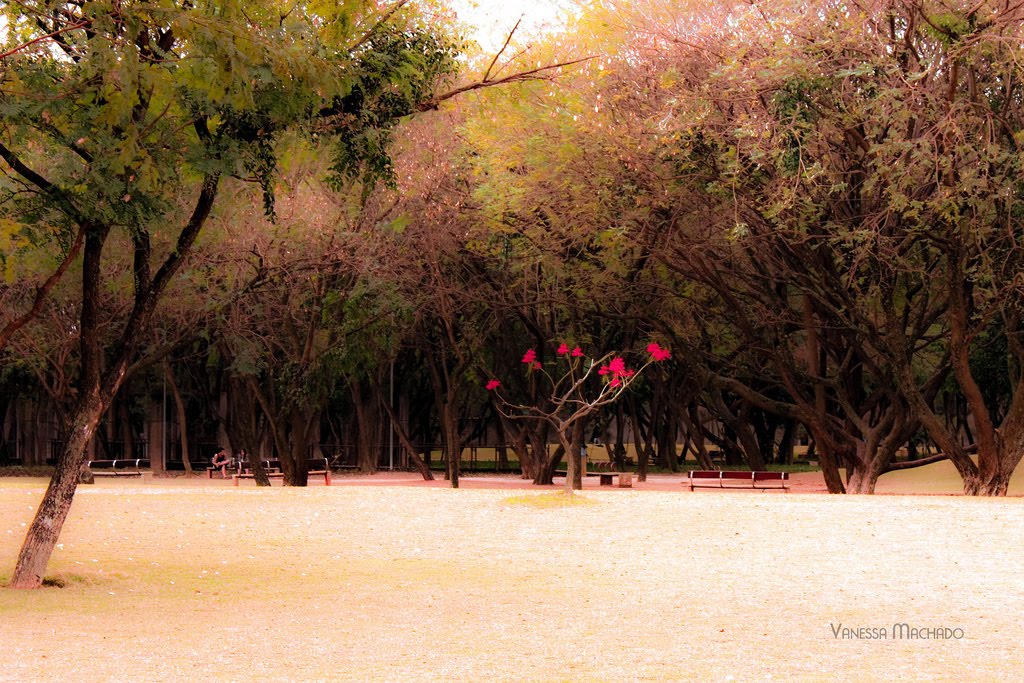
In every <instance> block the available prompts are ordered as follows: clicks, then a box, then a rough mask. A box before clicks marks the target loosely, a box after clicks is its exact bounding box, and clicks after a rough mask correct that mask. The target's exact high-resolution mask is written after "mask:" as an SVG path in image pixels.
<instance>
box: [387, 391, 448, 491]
mask: <svg viewBox="0 0 1024 683" xmlns="http://www.w3.org/2000/svg"><path fill="white" fill-rule="evenodd" d="M375 388H376V389H377V401H378V402H379V403H380V405H381V406H383V408H384V412H386V413H387V414H388V418H390V420H391V427H392V429H394V430H395V434H396V435H398V442H399V443H400V444H402V448H404V449H405V451H406V453H408V455H409V457H410V458H411V459H412V461H413V463H415V465H416V469H417V470H419V472H420V475H421V476H422V477H423V479H424V481H433V480H434V474H433V472H431V471H430V466H429V465H427V463H426V462H424V460H423V458H421V457H420V454H419V453H417V452H416V447H415V446H414V445H413V443H412V440H411V439H410V438H409V433H408V432H407V431H406V429H405V427H404V426H403V425H402V422H401V420H399V419H398V415H396V414H395V410H394V408H392V407H391V405H390V404H389V403H388V401H387V399H385V398H384V392H383V391H381V390H380V387H379V386H376V385H375Z"/></svg>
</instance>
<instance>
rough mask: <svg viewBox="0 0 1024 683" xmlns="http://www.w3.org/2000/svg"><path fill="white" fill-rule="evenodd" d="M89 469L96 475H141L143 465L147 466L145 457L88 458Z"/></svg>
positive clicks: (147, 462)
mask: <svg viewBox="0 0 1024 683" xmlns="http://www.w3.org/2000/svg"><path fill="white" fill-rule="evenodd" d="M87 466H88V468H89V471H90V472H92V473H93V475H94V476H97V477H141V476H142V469H141V468H143V467H149V460H147V459H146V458H117V459H114V460H90V461H89V463H88V465H87Z"/></svg>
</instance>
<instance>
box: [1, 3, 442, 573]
mask: <svg viewBox="0 0 1024 683" xmlns="http://www.w3.org/2000/svg"><path fill="white" fill-rule="evenodd" d="M404 4H405V3H404V2H400V3H398V5H397V7H401V6H402V5H404ZM375 5H376V3H371V2H363V3H346V4H345V5H318V6H317V10H316V12H312V11H311V12H310V13H308V14H307V13H306V12H302V11H292V10H294V9H295V8H294V7H291V6H289V7H284V6H279V5H278V3H275V2H270V1H267V2H247V3H244V4H243V3H235V2H231V1H225V2H215V3H206V4H203V5H202V6H195V5H192V4H185V5H183V6H182V7H174V6H166V5H160V6H156V5H152V4H150V3H142V2H118V3H113V4H111V3H107V2H84V3H83V2H73V3H60V4H57V5H54V4H53V3H42V2H24V3H18V4H16V5H8V6H7V8H6V9H5V11H4V14H5V17H6V19H7V22H8V28H7V45H6V50H5V55H6V57H5V60H4V64H3V70H2V92H3V94H2V95H0V115H2V116H3V120H2V124H3V128H2V131H0V158H2V159H3V161H4V163H5V165H6V168H5V170H6V173H5V175H4V176H3V178H2V179H0V183H2V185H0V211H2V217H3V218H4V220H5V221H6V223H5V226H7V228H6V229H8V230H10V229H12V228H11V226H14V228H13V229H15V230H17V231H20V233H22V234H25V235H33V234H37V233H38V234H44V235H52V234H61V235H66V236H69V237H68V238H66V239H67V243H69V244H73V242H74V240H75V236H77V235H78V234H79V233H81V234H82V235H84V237H83V246H82V268H81V297H80V316H79V334H80V349H81V351H80V355H81V361H80V362H81V372H80V381H79V395H78V401H77V404H76V407H75V408H74V410H73V411H72V414H71V417H70V430H69V434H70V436H69V438H68V440H67V442H66V444H65V447H64V449H63V452H62V453H61V454H60V456H59V458H58V464H57V467H56V470H55V472H54V475H53V479H52V480H51V483H50V486H49V488H48V489H47V492H46V494H45V496H44V498H43V501H42V503H41V504H40V507H39V510H38V512H37V514H36V517H35V519H34V521H33V523H32V525H31V527H30V529H29V531H28V534H27V536H26V539H25V543H24V545H23V547H22V550H21V553H20V555H19V559H18V563H17V566H16V568H15V571H14V574H13V576H12V579H11V584H10V585H11V586H12V587H16V588H31V587H37V586H39V585H40V583H41V581H42V577H43V573H44V570H45V567H46V564H47V562H48V559H49V556H50V553H51V552H52V549H53V547H54V545H55V544H56V541H57V537H58V535H59V533H60V529H61V526H62V524H63V522H64V519H65V518H66V516H67V513H68V510H69V509H70V505H71V501H72V498H73V495H74V491H75V488H76V484H77V478H78V471H79V469H80V466H81V463H82V459H83V457H84V453H85V447H86V445H87V444H88V442H89V441H90V440H91V439H92V437H93V434H94V433H95V430H96V426H97V424H98V422H99V420H100V418H101V417H102V415H103V413H104V412H105V411H106V409H107V407H108V406H109V405H110V402H111V401H112V400H113V397H114V396H115V395H116V393H117V391H118V389H119V388H120V386H121V384H122V383H123V381H124V377H125V372H126V370H127V368H128V366H129V364H130V363H131V361H132V359H133V358H134V356H135V353H136V351H137V349H138V347H139V345H140V343H141V342H142V340H143V338H144V336H145V334H146V331H147V328H148V326H149V323H150V322H151V320H152V318H153V315H154V311H155V310H156V308H157V306H158V304H159V303H160V301H161V299H162V297H163V296H164V295H165V293H166V291H167V289H168V287H169V285H170V283H171V282H172V280H173V278H174V276H175V275H176V273H177V272H178V271H179V269H180V268H181V266H182V264H183V262H184V261H185V259H186V258H187V257H188V255H189V252H190V251H191V249H192V248H193V245H194V244H195V240H196V238H197V236H198V235H199V233H200V231H201V230H202V228H203V226H204V225H205V224H206V222H207V220H208V218H209V217H210V215H211V213H212V212H213V210H214V207H215V206H216V204H217V200H218V195H219V192H220V189H221V187H222V185H223V184H225V182H227V181H228V179H230V178H231V177H245V178H247V179H251V180H254V181H255V182H256V183H257V184H258V185H259V187H260V188H261V189H262V191H263V195H264V202H265V206H266V209H267V211H268V213H272V212H273V183H274V177H275V170H276V168H277V158H278V150H279V148H278V144H279V143H281V142H282V141H286V140H287V139H288V137H287V135H286V134H287V133H289V132H290V131H295V132H297V133H301V134H304V135H306V136H308V138H309V139H311V140H312V141H313V142H314V143H318V144H326V143H328V142H333V143H336V144H335V145H334V147H333V164H332V169H331V172H332V177H333V178H334V179H335V181H336V182H337V183H339V184H340V183H344V182H351V181H353V180H357V179H360V178H364V179H366V180H368V181H372V180H373V179H375V178H386V177H387V176H388V174H389V173H390V171H391V167H390V162H389V158H388V156H387V143H388V140H389V136H390V130H391V129H392V128H393V126H394V125H395V124H396V122H397V121H398V120H399V119H400V118H401V117H403V116H405V115H408V114H410V113H412V112H414V111H416V110H417V108H418V107H419V105H420V104H421V103H423V102H426V101H428V100H429V99H430V98H431V97H433V95H434V93H435V90H436V86H437V83H438V81H439V79H441V78H443V77H445V76H446V75H447V74H449V73H451V72H452V71H453V70H454V62H453V61H452V58H453V54H454V48H453V46H452V44H451V43H450V42H448V41H446V40H445V39H444V38H443V37H441V36H438V35H436V34H434V33H432V32H430V31H428V30H427V29H425V28H424V27H423V26H422V25H421V24H418V23H417V22H416V21H415V17H414V16H412V15H410V14H403V13H401V12H398V13H395V12H389V13H386V14H384V15H381V14H377V13H376V11H375ZM117 233H124V234H125V235H126V236H127V239H128V240H129V241H130V244H131V252H130V253H131V259H132V263H131V272H132V291H133V293H134V296H133V303H132V306H131V310H130V313H129V314H128V315H127V316H126V317H125V318H124V319H123V321H122V323H121V327H120V331H119V334H118V335H117V339H116V340H114V343H113V345H112V346H110V347H109V348H108V350H109V353H108V354H106V356H107V357H106V358H105V359H104V355H105V354H104V348H103V345H102V342H101V338H100V335H99V329H98V326H99V320H100V318H101V316H102V311H101V310H99V308H98V307H99V305H100V297H99V294H100V292H101V291H102V289H103V287H104V277H103V263H104V259H105V258H106V259H111V258H116V257H117V256H118V255H117V254H112V253H108V254H107V255H106V256H105V255H104V247H105V246H106V244H107V242H108V240H109V239H110V237H111V236H112V235H114V234H117Z"/></svg>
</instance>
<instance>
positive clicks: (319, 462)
mask: <svg viewBox="0 0 1024 683" xmlns="http://www.w3.org/2000/svg"><path fill="white" fill-rule="evenodd" d="M264 468H265V469H266V471H267V476H268V477H270V478H271V479H283V478H284V472H282V471H281V468H280V461H277V460H265V461H264ZM306 474H307V475H309V476H312V475H321V474H322V475H323V477H324V486H330V485H331V468H330V466H329V465H328V464H327V458H311V459H309V460H307V461H306ZM255 477H256V474H255V473H253V472H252V471H251V470H249V469H245V470H243V471H240V472H239V473H238V474H234V475H232V476H231V479H232V480H233V483H234V485H235V486H238V482H239V480H241V479H254V478H255Z"/></svg>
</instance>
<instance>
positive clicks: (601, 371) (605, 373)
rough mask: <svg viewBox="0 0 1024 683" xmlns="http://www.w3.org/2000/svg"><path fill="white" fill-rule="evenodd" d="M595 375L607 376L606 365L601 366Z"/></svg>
mask: <svg viewBox="0 0 1024 683" xmlns="http://www.w3.org/2000/svg"><path fill="white" fill-rule="evenodd" d="M597 374H599V375H602V376H603V375H607V374H608V366H607V365H602V366H601V369H600V370H598V371H597Z"/></svg>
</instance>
